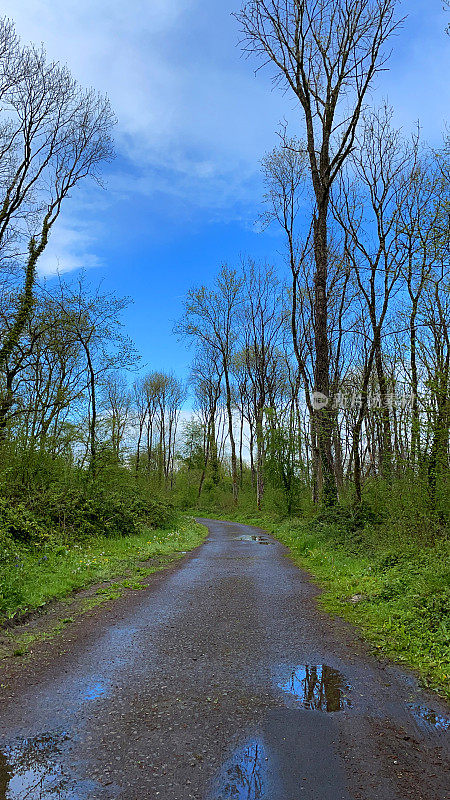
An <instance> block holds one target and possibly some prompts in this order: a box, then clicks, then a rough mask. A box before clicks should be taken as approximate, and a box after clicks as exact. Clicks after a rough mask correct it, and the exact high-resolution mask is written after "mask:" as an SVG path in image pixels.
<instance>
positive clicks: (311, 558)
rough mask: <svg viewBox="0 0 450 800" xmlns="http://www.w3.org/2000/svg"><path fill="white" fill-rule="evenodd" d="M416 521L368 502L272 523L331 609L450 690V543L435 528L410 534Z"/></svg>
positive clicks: (432, 681)
mask: <svg viewBox="0 0 450 800" xmlns="http://www.w3.org/2000/svg"><path fill="white" fill-rule="evenodd" d="M410 522H411V521H406V523H405V521H403V522H402V524H399V523H395V522H394V520H393V519H392V518H391V519H387V520H386V519H385V520H384V521H383V518H382V516H381V515H380V516H379V517H378V518H377V516H376V515H374V512H373V511H372V510H371V509H370V507H368V508H367V507H366V508H365V509H363V510H362V511H361V513H360V518H359V520H358V518H357V517H355V515H354V513H353V511H352V510H350V509H343V508H336V509H335V510H333V511H332V512H331V511H327V512H322V513H321V514H319V515H318V516H317V517H316V518H313V519H309V520H290V521H285V522H282V523H273V522H269V521H267V522H266V525H267V527H269V528H271V529H272V530H273V531H274V533H275V535H276V536H277V538H279V539H280V540H281V541H282V542H283V543H284V544H286V545H287V546H288V547H289V548H290V550H291V554H292V556H293V558H294V560H295V561H297V562H298V563H299V564H300V565H302V566H304V567H305V568H306V569H308V570H309V571H310V572H311V573H312V574H313V576H314V577H315V578H316V579H318V581H319V583H320V584H321V585H322V586H323V587H324V589H325V592H324V594H323V595H322V598H321V603H322V604H323V606H324V608H325V609H326V610H328V611H331V612H334V613H337V614H339V615H340V616H343V617H344V618H345V619H347V620H349V621H351V622H353V623H355V624H357V625H358V626H359V627H360V629H361V630H362V631H363V633H364V634H365V636H366V637H367V638H368V639H369V640H370V641H371V642H372V643H373V645H374V646H375V648H376V649H377V651H379V652H382V653H384V654H386V655H388V656H391V657H393V658H395V659H396V660H399V661H403V662H404V663H405V664H407V665H409V666H411V667H413V668H415V669H417V670H418V672H419V673H420V674H421V676H422V678H423V680H424V681H425V682H426V683H427V684H429V685H430V686H432V687H434V688H436V689H438V690H439V691H441V692H442V693H443V694H445V695H447V696H450V646H449V641H450V639H449V628H450V624H449V623H450V569H449V555H450V546H449V542H448V538H447V537H446V536H445V535H443V534H442V531H441V533H440V536H439V537H438V535H437V531H438V528H437V527H434V529H433V532H432V535H431V537H430V533H429V532H427V535H426V536H425V534H424V532H423V531H422V532H420V531H416V533H415V534H414V533H413V534H412V533H411V531H412V526H411V524H410ZM260 524H261V523H260ZM430 538H431V541H430ZM352 598H356V601H354V600H352Z"/></svg>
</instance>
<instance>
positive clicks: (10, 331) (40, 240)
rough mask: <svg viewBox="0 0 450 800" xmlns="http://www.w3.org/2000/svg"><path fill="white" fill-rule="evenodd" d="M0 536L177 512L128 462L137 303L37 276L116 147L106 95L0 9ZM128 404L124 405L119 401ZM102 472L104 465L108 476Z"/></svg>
mask: <svg viewBox="0 0 450 800" xmlns="http://www.w3.org/2000/svg"><path fill="white" fill-rule="evenodd" d="M0 98H1V103H2V122H1V125H0V259H1V271H0V287H1V297H0V481H1V498H0V549H1V556H2V557H4V558H6V559H8V558H9V557H10V555H11V553H12V554H14V553H15V552H16V547H17V546H22V545H23V546H28V545H32V546H35V545H37V546H39V547H42V546H44V545H45V544H46V543H48V542H51V541H53V539H54V538H55V537H56V538H63V539H65V540H66V541H69V540H73V539H74V538H83V537H86V536H93V535H94V536H95V535H99V534H100V535H105V534H107V535H109V534H117V533H123V534H130V533H133V532H135V531H136V530H137V529H138V527H139V526H140V525H141V524H142V523H146V524H150V525H158V524H161V523H164V522H165V521H167V520H168V519H171V518H172V517H173V511H172V509H171V508H170V507H169V506H168V505H167V504H164V503H160V502H159V501H158V500H157V499H155V497H154V493H152V491H151V490H150V489H148V487H147V486H146V485H144V484H143V483H142V484H136V481H135V480H134V478H133V479H132V478H130V475H129V471H128V470H127V469H126V468H125V467H121V465H120V464H119V458H118V451H119V447H120V442H121V438H122V437H123V435H124V429H123V426H122V416H121V414H122V405H121V404H122V399H123V398H122V395H121V392H122V391H123V386H122V378H121V377H117V372H118V370H121V369H130V368H133V367H134V366H135V364H136V360H137V355H136V353H135V350H134V347H133V345H132V344H131V342H130V341H129V339H128V337H127V336H126V335H125V334H124V332H123V327H122V324H121V321H120V318H121V313H122V311H123V310H124V308H125V307H126V306H127V305H128V302H129V301H128V300H127V299H119V298H117V297H115V296H114V295H113V294H107V293H104V292H102V291H101V290H100V289H95V288H94V289H93V288H92V287H90V286H89V285H88V283H87V281H86V280H85V278H84V277H83V276H82V277H81V278H80V279H79V280H78V281H74V282H65V281H63V280H59V281H55V280H54V279H53V280H52V281H49V282H48V284H47V283H46V282H45V281H41V280H38V273H37V270H38V265H39V259H41V258H42V256H43V255H44V253H45V251H46V248H47V246H48V242H49V239H50V236H51V232H52V229H53V227H54V225H55V223H56V222H57V220H58V218H59V216H60V214H61V211H62V209H63V208H65V206H66V204H67V202H68V200H69V197H70V196H72V195H73V194H74V192H76V191H77V190H78V186H79V184H82V183H83V182H85V181H86V180H87V179H91V180H92V179H94V180H95V181H97V182H98V180H99V178H100V176H101V172H102V169H103V167H104V165H105V164H107V163H108V162H109V161H110V160H111V158H112V157H113V146H112V138H111V137H112V129H113V126H114V117H113V114H112V112H111V109H110V105H109V101H108V100H107V98H105V97H102V96H100V95H98V94H96V93H95V92H94V91H93V90H84V89H83V88H82V87H80V86H79V85H78V84H77V83H76V81H75V80H74V79H73V77H72V76H71V75H70V73H69V71H68V70H67V68H66V67H64V66H61V65H60V64H58V63H54V62H50V61H49V60H48V58H47V57H46V54H45V52H44V51H43V49H41V48H35V47H33V46H23V45H22V44H21V43H20V41H19V40H18V37H17V36H16V33H15V30H14V26H13V24H12V23H11V22H10V21H9V20H7V19H2V20H0ZM119 409H120V413H119ZM100 476H101V477H100Z"/></svg>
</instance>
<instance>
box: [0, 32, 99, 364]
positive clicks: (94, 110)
mask: <svg viewBox="0 0 450 800" xmlns="http://www.w3.org/2000/svg"><path fill="white" fill-rule="evenodd" d="M16 68H17V69H16ZM0 95H1V101H2V111H3V114H4V121H3V122H2V125H1V126H0V253H1V254H2V261H3V264H4V265H6V266H8V265H9V264H10V263H11V261H13V262H14V263H16V264H17V265H18V266H20V267H21V269H23V271H24V278H23V280H22V286H21V289H20V292H19V295H18V299H17V304H16V308H15V313H14V317H13V320H12V323H11V324H10V325H9V326H8V328H7V329H6V330H5V331H3V332H2V341H1V345H0V369H2V368H3V365H4V364H5V362H6V361H7V359H8V358H10V357H11V355H12V353H13V351H14V349H15V348H16V347H17V344H18V342H19V339H20V336H21V334H22V332H23V330H24V328H25V325H26V322H27V320H28V318H29V316H30V314H31V310H32V306H33V288H34V283H35V277H36V267H37V262H38V259H39V257H40V256H41V255H42V253H43V252H44V250H45V248H46V246H47V243H48V240H49V236H50V232H51V229H52V227H53V225H54V224H55V222H56V220H57V219H58V216H59V214H60V212H61V208H62V204H63V202H64V201H65V199H66V198H67V197H68V196H69V195H70V193H71V191H72V190H73V188H74V187H75V186H76V185H77V184H78V183H79V182H80V181H81V180H82V179H83V178H86V177H88V176H90V177H93V178H97V179H98V176H99V169H100V166H101V165H102V164H103V163H105V161H108V160H110V159H111V157H112V143H111V127H112V124H113V116H112V113H111V109H110V105H109V101H108V100H107V99H106V98H104V97H101V96H99V95H97V94H96V93H95V92H93V91H92V90H87V91H85V90H83V89H81V88H80V87H79V86H78V85H77V83H76V81H75V80H74V79H73V78H72V76H71V75H70V73H69V72H68V70H67V69H66V68H65V67H63V66H61V65H60V64H57V63H52V62H48V61H47V58H46V55H45V52H44V51H43V50H39V49H37V48H34V47H28V48H21V47H20V45H19V44H18V42H17V39H16V37H15V34H14V30H13V28H12V26H11V24H10V23H8V22H7V21H5V20H3V21H2V22H0ZM24 251H25V254H24Z"/></svg>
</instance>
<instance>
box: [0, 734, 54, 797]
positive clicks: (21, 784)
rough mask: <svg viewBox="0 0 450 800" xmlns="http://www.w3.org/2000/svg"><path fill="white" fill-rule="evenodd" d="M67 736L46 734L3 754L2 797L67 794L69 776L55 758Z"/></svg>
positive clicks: (1, 769)
mask: <svg viewBox="0 0 450 800" xmlns="http://www.w3.org/2000/svg"><path fill="white" fill-rule="evenodd" d="M66 738H67V737H66V736H65V735H64V734H63V735H54V734H44V735H43V736H39V737H36V738H34V739H25V740H24V741H23V742H22V744H21V745H20V746H18V747H12V748H10V749H9V750H8V751H7V752H6V753H4V754H1V758H0V800H43V798H47V797H48V798H63V797H67V793H66V790H67V788H68V780H67V778H66V777H65V776H64V774H63V770H62V767H61V766H60V765H59V764H58V763H57V761H55V756H56V758H57V756H58V754H59V753H60V749H61V747H62V745H63V743H64V741H65V740H66Z"/></svg>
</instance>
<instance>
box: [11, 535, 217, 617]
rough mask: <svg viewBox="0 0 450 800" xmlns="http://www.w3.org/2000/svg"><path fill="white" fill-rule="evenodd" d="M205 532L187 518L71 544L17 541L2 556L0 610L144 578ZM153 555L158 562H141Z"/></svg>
mask: <svg viewBox="0 0 450 800" xmlns="http://www.w3.org/2000/svg"><path fill="white" fill-rule="evenodd" d="M205 533H206V531H205V529H204V528H202V526H200V525H197V524H195V523H194V522H193V521H192V520H187V521H183V522H180V523H179V524H177V526H176V527H174V528H172V529H171V530H167V529H165V530H150V529H148V528H147V529H146V528H143V529H141V531H140V532H139V534H134V535H132V536H126V537H124V536H117V535H115V536H111V537H109V538H106V537H104V536H102V537H97V538H90V539H88V540H85V541H83V542H78V543H74V542H71V543H70V544H67V545H64V544H61V543H60V544H57V543H56V542H54V541H53V542H47V543H46V544H44V545H43V546H42V547H41V548H40V549H38V548H36V547H25V546H24V545H19V544H17V543H16V545H15V547H14V552H12V551H11V552H10V558H8V559H4V560H2V561H0V616H7V617H12V616H14V614H15V613H23V612H26V611H30V610H34V609H37V608H40V607H41V606H43V605H45V603H46V602H48V601H49V600H51V599H54V598H60V597H64V596H66V595H67V594H69V593H70V592H71V591H74V590H76V589H80V588H82V587H83V586H88V585H89V584H92V583H96V582H98V581H104V580H108V579H109V578H112V577H114V576H117V575H120V576H122V575H125V574H126V573H127V574H128V579H129V580H128V584H129V585H131V584H132V583H133V581H131V579H135V578H138V577H139V578H141V579H142V578H143V577H145V576H146V575H148V574H149V573H150V572H154V571H155V570H156V569H161V567H163V566H165V565H166V564H167V563H168V560H169V561H170V560H173V559H174V558H177V557H179V556H180V555H181V554H182V553H183V552H184V551H187V550H191V549H192V548H193V547H196V546H197V545H199V544H200V543H201V542H202V541H203V539H204V537H205ZM153 558H155V559H156V560H155V563H154V564H151V565H147V566H145V568H143V566H142V565H143V564H144V563H145V562H146V561H148V560H149V559H153ZM130 581H131V583H130ZM134 583H135V580H134ZM134 583H133V585H134ZM122 585H124V584H122ZM114 587H115V588H116V589H117V587H116V584H114ZM114 587H113V588H114ZM119 588H120V587H119ZM120 593H121V592H120V591H119V592H117V591H116V593H115V596H119V595H120ZM105 594H106V595H107V597H112V596H113V595H114V592H112V591H111V590H109V589H108V590H107V592H106V593H105V592H103V595H102V599H103V600H104V599H105Z"/></svg>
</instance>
